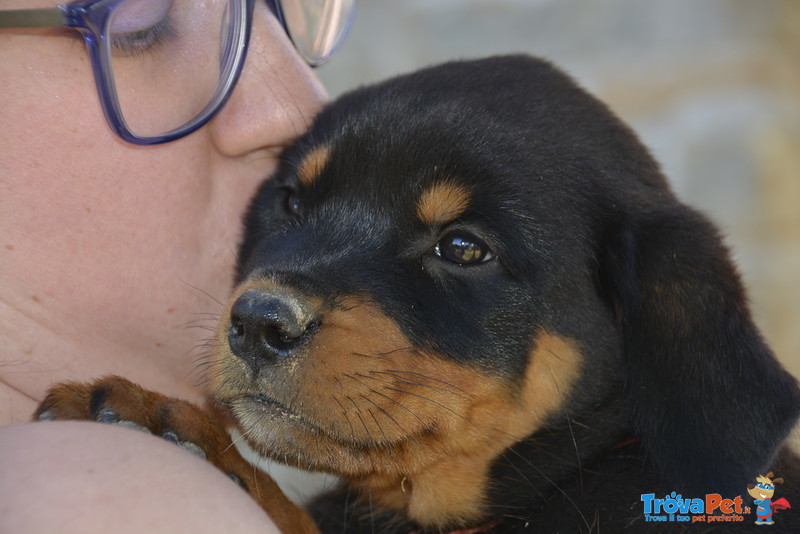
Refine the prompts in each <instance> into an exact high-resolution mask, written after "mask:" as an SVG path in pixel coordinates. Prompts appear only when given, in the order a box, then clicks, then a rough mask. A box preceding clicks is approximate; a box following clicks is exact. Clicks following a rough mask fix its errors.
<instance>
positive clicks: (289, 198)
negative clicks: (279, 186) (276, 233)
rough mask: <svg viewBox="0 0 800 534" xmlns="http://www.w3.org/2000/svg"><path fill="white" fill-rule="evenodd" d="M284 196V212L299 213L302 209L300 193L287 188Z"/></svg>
mask: <svg viewBox="0 0 800 534" xmlns="http://www.w3.org/2000/svg"><path fill="white" fill-rule="evenodd" d="M285 195H286V196H285V197H284V208H285V209H286V212H287V213H289V214H291V215H300V213H301V211H302V209H303V203H302V201H301V200H300V195H299V194H298V193H297V191H294V190H292V189H287V190H286V192H285Z"/></svg>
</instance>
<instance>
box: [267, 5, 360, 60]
mask: <svg viewBox="0 0 800 534" xmlns="http://www.w3.org/2000/svg"><path fill="white" fill-rule="evenodd" d="M354 4H355V0H284V1H283V2H281V11H282V14H283V19H284V22H285V24H286V27H287V29H288V31H289V36H290V37H291V38H292V42H293V43H294V46H295V47H296V48H297V51H298V52H300V55H301V56H303V58H304V59H305V60H306V61H307V62H308V63H309V64H311V65H319V64H321V63H324V62H325V61H326V60H327V59H328V58H330V56H331V55H332V54H333V53H334V52H335V51H336V48H338V46H339V44H341V42H342V40H343V37H344V36H345V34H346V33H347V31H348V28H349V24H350V17H351V14H352V12H353V8H354Z"/></svg>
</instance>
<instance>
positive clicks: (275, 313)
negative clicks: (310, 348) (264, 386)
mask: <svg viewBox="0 0 800 534" xmlns="http://www.w3.org/2000/svg"><path fill="white" fill-rule="evenodd" d="M230 322H231V324H230V328H229V329H228V344H229V345H230V348H231V351H232V352H233V353H234V354H235V355H236V356H238V357H240V358H242V359H243V360H244V361H246V362H247V363H248V365H250V366H251V367H252V368H253V369H258V368H259V367H261V366H263V365H272V364H275V363H277V362H278V361H280V360H281V359H283V358H287V357H289V356H291V355H292V354H293V353H294V352H295V351H296V350H297V349H298V348H299V347H301V346H302V345H303V344H304V343H305V342H306V340H307V339H308V338H309V337H310V336H311V334H312V333H313V331H314V330H315V329H316V326H317V324H318V322H317V321H315V320H314V319H313V316H312V314H311V313H309V311H308V306H307V305H304V303H303V302H301V301H300V300H298V299H297V298H295V297H294V296H292V295H289V294H287V293H283V292H278V291H275V292H268V291H261V290H257V289H251V290H249V291H246V292H244V293H242V295H241V296H240V297H239V298H238V299H236V302H234V303H233V307H232V308H231V317H230Z"/></svg>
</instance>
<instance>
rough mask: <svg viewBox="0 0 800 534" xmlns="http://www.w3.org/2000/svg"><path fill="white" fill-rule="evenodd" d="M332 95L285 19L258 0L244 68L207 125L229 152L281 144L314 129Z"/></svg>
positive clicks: (219, 145)
mask: <svg viewBox="0 0 800 534" xmlns="http://www.w3.org/2000/svg"><path fill="white" fill-rule="evenodd" d="M326 100H327V95H326V93H325V90H324V88H323V87H322V84H321V83H320V82H319V80H318V79H317V77H316V76H315V75H314V74H313V72H312V71H311V68H310V67H308V65H307V64H306V63H305V62H304V61H303V60H302V59H301V57H300V56H299V55H298V54H297V52H296V51H295V49H294V47H293V46H292V44H291V42H290V40H289V38H288V36H287V35H286V33H285V32H284V30H283V28H282V27H281V24H280V22H278V20H277V19H276V18H275V16H274V15H273V14H272V13H271V12H270V10H269V9H268V8H267V6H266V5H265V4H264V2H256V6H255V13H254V16H253V27H252V31H251V35H250V45H249V48H248V51H247V59H246V61H245V64H244V68H243V70H242V74H241V76H240V77H239V81H238V82H237V85H236V87H235V88H234V90H233V93H232V94H231V97H230V99H229V100H228V102H227V103H226V104H225V106H224V107H223V108H222V109H221V110H220V111H219V113H218V114H217V115H216V116H215V117H214V118H213V119H212V120H211V122H210V123H209V124H208V126H207V127H208V128H209V130H210V134H211V137H212V142H213V143H214V145H215V146H216V148H217V149H218V150H219V151H220V152H221V153H223V154H225V155H227V156H229V157H237V156H243V155H246V154H248V153H252V152H254V151H257V150H261V149H265V148H280V147H283V146H285V145H286V144H288V143H289V142H291V141H292V140H293V139H295V138H296V137H297V136H299V135H300V134H302V133H303V132H305V131H306V129H308V127H309V126H310V124H311V120H312V119H313V118H314V116H315V115H316V114H317V112H319V110H320V109H321V108H322V106H323V104H324V103H325V101H326Z"/></svg>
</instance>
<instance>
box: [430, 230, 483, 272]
mask: <svg viewBox="0 0 800 534" xmlns="http://www.w3.org/2000/svg"><path fill="white" fill-rule="evenodd" d="M433 253H434V254H436V255H437V256H439V257H440V258H442V259H445V260H447V261H451V262H453V263H457V264H459V265H475V264H478V263H483V262H486V261H489V260H491V259H493V258H494V254H492V251H491V250H489V247H487V246H486V244H485V243H483V241H481V240H480V239H478V238H477V237H474V236H471V235H469V234H458V233H454V234H450V235H448V236H446V237H445V238H444V239H442V240H441V241H439V242H438V243H436V246H435V247H434V248H433Z"/></svg>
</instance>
